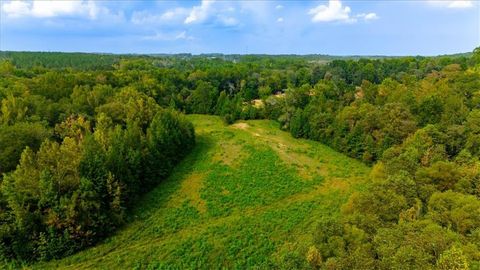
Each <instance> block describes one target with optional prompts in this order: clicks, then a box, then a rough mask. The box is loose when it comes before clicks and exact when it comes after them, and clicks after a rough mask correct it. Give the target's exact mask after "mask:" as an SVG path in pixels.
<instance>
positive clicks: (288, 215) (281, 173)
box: [33, 115, 370, 269]
mask: <svg viewBox="0 0 480 270" xmlns="http://www.w3.org/2000/svg"><path fill="white" fill-rule="evenodd" d="M188 117H189V119H190V120H191V121H192V122H193V123H194V125H195V129H196V132H197V146H196V147H195V149H194V150H193V152H192V153H191V154H190V155H189V156H188V157H187V158H186V159H185V160H184V161H183V162H182V163H181V164H180V165H179V166H178V167H177V168H176V170H175V171H174V173H173V174H172V176H171V177H170V178H169V179H167V180H165V181H164V182H163V183H162V184H160V185H159V186H158V187H157V188H155V189H154V190H152V191H151V192H150V193H148V194H146V195H145V196H144V197H143V199H142V200H141V201H139V202H138V203H137V204H136V207H135V208H134V209H132V211H131V214H130V220H129V221H128V222H127V224H126V225H125V226H124V227H123V228H122V229H120V230H119V231H118V232H117V233H116V234H115V235H113V236H111V237H109V238H108V239H106V240H105V241H103V242H101V243H99V244H98V245H97V246H95V247H92V248H90V249H87V250H85V251H82V252H79V253H78V254H76V255H74V256H70V257H67V258H65V259H62V260H58V261H51V262H48V263H39V264H36V265H33V268H34V269H52V268H61V269H92V268H95V269H191V268H195V269H198V268H207V269H218V268H229V269H230V268H238V269H245V268H260V269H263V268H282V267H288V266H286V264H288V263H291V265H292V266H293V265H295V263H296V260H297V261H298V258H299V257H300V258H304V257H305V256H304V254H305V252H306V251H307V249H308V247H309V246H310V245H311V243H312V241H313V240H312V231H313V229H314V228H315V226H316V224H317V221H318V220H319V219H320V218H322V217H324V216H335V215H338V213H339V211H340V207H341V205H342V204H343V203H344V202H345V201H346V199H347V198H348V195H349V194H350V193H351V192H353V191H355V190H358V189H361V188H362V186H363V185H364V183H365V181H364V179H365V176H366V175H368V173H369V170H370V169H369V168H368V167H367V166H365V165H363V164H362V163H360V162H358V161H356V160H353V159H351V158H348V157H346V156H344V155H342V154H340V153H337V152H335V151H334V150H332V149H330V148H328V147H326V146H324V145H322V144H319V143H316V142H311V141H307V140H298V139H294V138H292V137H291V136H290V135H289V134H288V133H286V132H283V131H280V130H279V129H278V126H277V124H276V123H275V122H272V121H265V120H261V121H260V120H259V121H245V122H239V123H236V124H234V125H231V126H225V125H224V124H223V123H222V121H221V120H220V118H218V117H214V116H205V115H190V116H188ZM292 255H296V256H292ZM290 257H292V259H289V258H290Z"/></svg>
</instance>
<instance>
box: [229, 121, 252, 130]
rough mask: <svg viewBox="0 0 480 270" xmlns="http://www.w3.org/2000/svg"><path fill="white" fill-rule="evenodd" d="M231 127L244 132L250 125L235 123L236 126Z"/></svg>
mask: <svg viewBox="0 0 480 270" xmlns="http://www.w3.org/2000/svg"><path fill="white" fill-rule="evenodd" d="M232 127H233V128H238V129H243V130H245V129H247V128H249V127H250V125H249V124H247V123H236V124H233V125H232Z"/></svg>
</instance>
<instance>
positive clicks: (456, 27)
mask: <svg viewBox="0 0 480 270" xmlns="http://www.w3.org/2000/svg"><path fill="white" fill-rule="evenodd" d="M0 5H1V7H0V8H1V13H0V50H28V51H67V52H71V51H76V52H113V53H181V52H189V53H194V54H197V53H211V52H219V53H242V54H244V53H268V54H290V53H294V54H309V53H319V54H334V55H352V54H356V55H437V54H446V53H456V52H467V51H472V50H473V48H475V47H477V46H479V45H480V2H477V1H468V0H453V1H447V0H443V1H430V0H409V1H392V0H384V1H373V0H369V1H346V0H324V1H280V0H279V1H274V0H271V1H261V0H249V1H207V0H203V1H138V0H137V1H125V0H123V1H90V0H84V1H65V0H64V1H46V0H43V1H39V0H33V1H31V0H30V1H7V0H1V1H0Z"/></svg>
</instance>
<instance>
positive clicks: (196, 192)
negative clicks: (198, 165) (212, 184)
mask: <svg viewBox="0 0 480 270" xmlns="http://www.w3.org/2000/svg"><path fill="white" fill-rule="evenodd" d="M204 178H205V175H204V174H200V173H193V174H190V175H188V176H187V178H185V180H183V182H182V185H181V187H180V189H179V191H178V192H176V193H175V194H174V195H173V196H172V199H171V200H170V202H169V205H170V206H180V205H181V204H182V203H183V202H184V201H185V200H188V201H190V203H191V204H193V206H194V207H195V208H197V210H198V211H199V212H200V213H205V212H206V211H207V204H206V202H205V201H204V200H203V199H202V198H201V196H200V192H201V190H202V188H203V179H204Z"/></svg>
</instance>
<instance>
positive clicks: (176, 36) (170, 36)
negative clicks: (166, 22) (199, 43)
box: [142, 31, 194, 41]
mask: <svg viewBox="0 0 480 270" xmlns="http://www.w3.org/2000/svg"><path fill="white" fill-rule="evenodd" d="M142 39H143V40H157V41H175V40H193V39H194V38H193V37H192V36H189V35H188V34H187V31H182V32H179V33H160V32H157V33H155V35H152V36H145V37H143V38H142Z"/></svg>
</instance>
